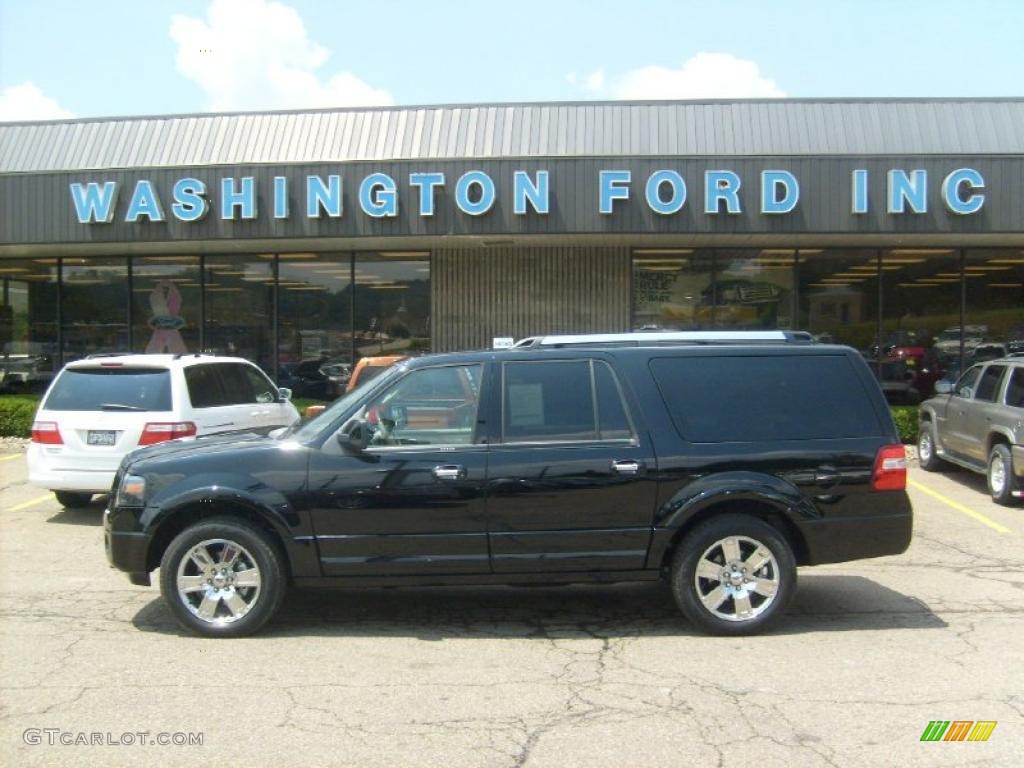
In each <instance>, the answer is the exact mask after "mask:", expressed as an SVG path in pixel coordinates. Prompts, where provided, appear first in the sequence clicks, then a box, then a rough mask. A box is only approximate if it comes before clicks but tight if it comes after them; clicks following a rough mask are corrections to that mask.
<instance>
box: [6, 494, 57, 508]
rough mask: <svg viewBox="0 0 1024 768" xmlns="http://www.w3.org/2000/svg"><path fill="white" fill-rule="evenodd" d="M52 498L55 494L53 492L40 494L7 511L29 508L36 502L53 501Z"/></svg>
mask: <svg viewBox="0 0 1024 768" xmlns="http://www.w3.org/2000/svg"><path fill="white" fill-rule="evenodd" d="M52 499H53V494H52V493H48V494H46V495H45V496H40V497H39V498H36V499H31V500H30V501H26V502H23V503H21V504H18V505H17V506H14V507H11V508H10V509H8V510H6V511H7V512H20V511H21V510H23V509H28V508H29V507H34V506H35V505H36V504H42V503H43V502H44V501H51V500H52Z"/></svg>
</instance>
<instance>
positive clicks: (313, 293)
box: [277, 253, 352, 399]
mask: <svg viewBox="0 0 1024 768" xmlns="http://www.w3.org/2000/svg"><path fill="white" fill-rule="evenodd" d="M278 258H279V261H278V279H279V284H278V285H279V287H278V295H277V317H278V384H279V385H280V386H282V387H289V388H290V389H291V390H292V392H293V393H294V395H295V397H310V398H316V399H328V398H333V397H337V396H338V395H340V394H342V393H343V392H344V391H345V385H346V384H347V383H348V378H349V376H350V375H351V373H352V330H351V326H352V280H351V269H352V260H351V256H350V255H349V254H348V253H343V254H335V253H319V254H318V253H306V254H302V253H282V254H280V255H279V257H278Z"/></svg>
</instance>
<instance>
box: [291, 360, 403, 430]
mask: <svg viewBox="0 0 1024 768" xmlns="http://www.w3.org/2000/svg"><path fill="white" fill-rule="evenodd" d="M403 373H405V367H404V366H401V365H392V366H391V367H390V368H388V369H386V370H385V371H384V372H383V373H381V374H380V375H379V376H375V377H374V378H373V381H366V382H363V383H361V384H360V385H359V386H358V387H356V388H355V389H353V390H352V391H351V392H349V393H348V394H347V395H345V396H344V397H341V398H339V399H338V400H335V401H334V402H333V403H331V404H330V405H329V406H328V407H327V409H326V410H325V411H324V412H323V413H321V414H320V415H319V416H317V417H316V418H315V419H312V420H310V421H308V422H306V423H305V424H302V425H300V426H299V427H298V429H296V430H295V431H294V432H292V431H290V430H289V431H286V432H284V433H283V434H282V435H281V438H287V439H289V440H298V441H299V442H304V441H306V440H312V439H313V438H315V437H316V436H317V435H319V434H320V433H321V432H323V431H324V430H325V429H326V428H327V427H328V426H330V425H331V424H333V423H334V422H335V421H337V420H338V419H339V418H340V417H341V416H342V415H343V414H344V413H346V412H347V411H350V410H352V408H353V407H354V406H355V405H356V404H357V403H359V402H361V401H362V400H363V398H364V397H365V396H366V394H367V392H369V391H370V390H371V389H376V388H377V387H378V386H381V385H386V384H387V382H389V381H391V380H392V379H394V378H396V377H398V376H400V375H402V374H403Z"/></svg>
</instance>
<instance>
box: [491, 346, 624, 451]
mask: <svg viewBox="0 0 1024 768" xmlns="http://www.w3.org/2000/svg"><path fill="white" fill-rule="evenodd" d="M503 371H504V387H503V388H504V395H503V418H502V422H503V424H502V432H503V435H504V440H505V442H573V441H580V440H617V439H618V440H621V439H631V438H632V437H633V430H632V427H631V424H630V421H629V416H628V414H627V412H626V407H625V405H624V404H623V401H622V394H621V391H620V389H619V386H618V383H617V381H616V380H615V376H614V374H613V373H612V370H611V368H609V367H608V365H607V364H606V363H604V362H602V361H599V360H596V361H590V360H561V361H551V362H522V363H505V365H504V366H503Z"/></svg>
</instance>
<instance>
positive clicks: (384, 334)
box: [353, 251, 430, 358]
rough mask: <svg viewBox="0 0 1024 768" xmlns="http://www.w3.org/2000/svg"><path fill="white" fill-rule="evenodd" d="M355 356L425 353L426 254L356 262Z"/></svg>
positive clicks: (371, 256) (385, 254)
mask: <svg viewBox="0 0 1024 768" xmlns="http://www.w3.org/2000/svg"><path fill="white" fill-rule="evenodd" d="M355 273H356V285H355V302H356V304H355V328H353V336H354V342H355V349H356V357H357V358H360V357H366V356H375V355H396V354H412V353H415V352H425V351H429V349H430V254H429V253H427V252H407V251H379V252H375V253H365V254H364V253H357V254H356V259H355Z"/></svg>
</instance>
